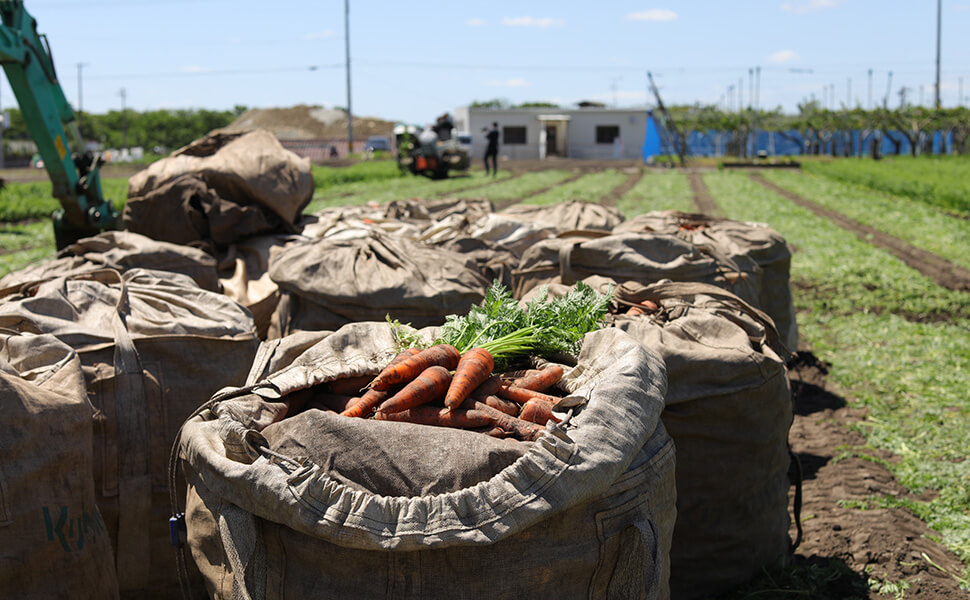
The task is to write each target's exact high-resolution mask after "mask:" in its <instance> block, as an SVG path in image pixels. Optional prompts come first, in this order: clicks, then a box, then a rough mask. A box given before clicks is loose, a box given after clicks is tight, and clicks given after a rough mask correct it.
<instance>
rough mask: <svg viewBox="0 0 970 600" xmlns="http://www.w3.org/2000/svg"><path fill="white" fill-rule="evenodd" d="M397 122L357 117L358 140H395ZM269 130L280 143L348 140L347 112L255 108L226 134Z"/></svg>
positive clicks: (321, 108) (230, 125)
mask: <svg viewBox="0 0 970 600" xmlns="http://www.w3.org/2000/svg"><path fill="white" fill-rule="evenodd" d="M394 125H395V122H394V121H385V120H383V119H378V118H376V117H360V116H355V117H354V138H355V139H356V138H365V137H369V136H372V135H386V136H391V135H392V134H393V132H394ZM256 128H261V129H268V130H269V131H271V132H273V135H275V136H276V137H277V139H279V140H312V139H333V138H346V137H347V113H346V112H345V111H343V110H337V109H332V108H323V107H321V106H307V105H305V104H300V105H297V106H292V107H290V108H251V109H249V110H247V111H246V112H244V113H243V114H241V115H239V117H238V118H237V119H236V120H235V121H233V122H232V123H230V124H229V125H228V126H226V127H225V128H224V129H223V131H227V132H234V131H248V130H251V129H256Z"/></svg>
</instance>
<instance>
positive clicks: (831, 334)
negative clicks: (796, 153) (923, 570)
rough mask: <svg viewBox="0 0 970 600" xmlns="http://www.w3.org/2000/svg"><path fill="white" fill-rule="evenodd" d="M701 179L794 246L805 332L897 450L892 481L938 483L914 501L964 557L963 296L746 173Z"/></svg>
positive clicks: (968, 488) (969, 496)
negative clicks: (929, 495) (926, 497)
mask: <svg viewBox="0 0 970 600" xmlns="http://www.w3.org/2000/svg"><path fill="white" fill-rule="evenodd" d="M704 180H705V182H706V183H707V184H708V186H709V188H710V190H711V193H712V195H713V196H714V197H715V199H716V200H717V202H718V204H719V205H720V206H721V207H722V208H723V209H724V210H725V212H726V213H727V215H728V216H730V217H731V218H735V219H742V220H757V221H763V222H767V223H769V224H771V226H772V227H773V228H775V229H776V230H777V231H778V232H779V233H781V234H782V235H784V236H785V237H786V239H787V240H788V242H789V243H790V244H792V245H793V246H794V248H795V253H794V255H793V257H792V278H793V281H795V282H796V289H795V290H794V292H795V301H796V305H797V308H798V309H799V312H798V321H799V329H800V331H801V332H802V335H803V336H804V337H805V339H806V340H807V341H808V343H809V344H810V345H811V347H812V348H813V350H814V351H815V353H816V354H817V355H818V356H819V357H820V358H822V359H823V360H826V361H829V362H831V363H832V368H831V374H830V376H831V377H832V378H833V379H834V380H835V381H836V382H837V383H838V384H839V385H840V386H841V387H842V388H843V389H844V390H846V392H847V393H848V395H850V396H851V397H853V398H855V399H857V400H858V401H859V402H861V403H862V404H863V405H865V406H866V407H867V408H868V409H869V416H868V418H867V419H866V421H865V422H864V424H863V425H862V426H861V428H862V429H863V430H864V432H865V433H866V434H867V437H868V443H869V444H870V445H872V446H874V447H878V448H883V449H887V450H890V451H892V452H893V453H895V454H896V455H897V456H898V457H899V460H898V461H896V462H893V463H890V465H889V466H890V468H891V470H892V471H893V473H894V475H895V476H896V478H897V479H898V480H899V482H900V483H901V484H902V485H904V486H906V487H907V488H909V489H910V490H913V491H914V492H917V493H919V492H922V491H924V490H927V489H930V490H935V491H936V492H937V493H936V495H935V497H933V499H932V500H928V501H913V505H912V506H913V509H914V510H915V511H916V512H917V514H918V515H919V516H920V517H921V518H923V519H924V520H925V521H926V522H927V523H928V524H929V525H930V526H931V527H933V528H934V529H935V530H937V531H939V532H940V533H941V534H942V539H943V542H944V543H945V544H946V545H947V546H948V547H949V548H950V549H952V550H954V551H955V552H957V553H958V554H959V555H960V556H961V557H962V558H963V560H964V561H970V450H968V447H967V444H966V443H965V440H967V439H970V398H968V396H967V389H968V388H970V318H968V317H970V294H966V293H958V292H951V291H948V290H945V289H943V288H940V287H939V286H936V285H934V284H933V283H932V282H931V281H929V280H928V279H926V278H925V277H923V276H921V275H920V274H919V273H917V272H916V271H914V270H913V269H910V268H909V267H907V266H906V265H904V264H903V263H902V262H900V261H899V260H898V259H897V258H895V257H894V256H892V255H890V254H888V253H886V252H884V251H882V250H880V249H878V248H875V247H874V246H871V245H869V244H866V243H864V242H862V241H860V240H859V239H858V238H856V237H855V236H854V235H853V234H851V233H849V232H847V231H845V230H843V229H841V228H839V227H838V226H836V225H834V224H832V223H830V222H828V221H826V220H824V219H822V218H819V217H816V216H815V215H814V214H812V213H810V212H809V211H807V210H805V209H802V208H800V207H798V206H796V205H795V204H793V203H792V202H790V201H788V200H786V199H784V198H782V197H781V196H779V195H777V194H775V193H773V192H771V191H769V190H766V189H764V188H762V187H761V186H758V185H757V184H755V183H754V182H752V181H751V180H750V179H749V178H748V177H747V176H746V175H744V174H740V173H712V174H709V175H705V177H704ZM948 315H952V316H948ZM960 440H963V441H960Z"/></svg>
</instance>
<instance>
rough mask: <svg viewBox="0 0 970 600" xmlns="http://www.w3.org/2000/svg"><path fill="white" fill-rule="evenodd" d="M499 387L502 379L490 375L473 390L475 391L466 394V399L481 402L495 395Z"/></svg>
mask: <svg viewBox="0 0 970 600" xmlns="http://www.w3.org/2000/svg"><path fill="white" fill-rule="evenodd" d="M500 387H502V378H501V377H499V376H498V375H492V376H491V377H489V378H488V379H486V380H485V381H483V382H482V383H481V385H479V386H478V387H477V388H475V391H473V392H472V393H471V394H468V398H472V399H474V400H477V401H479V402H482V401H484V400H485V398H487V397H489V396H492V395H494V394H497V393H498V389H499V388H500Z"/></svg>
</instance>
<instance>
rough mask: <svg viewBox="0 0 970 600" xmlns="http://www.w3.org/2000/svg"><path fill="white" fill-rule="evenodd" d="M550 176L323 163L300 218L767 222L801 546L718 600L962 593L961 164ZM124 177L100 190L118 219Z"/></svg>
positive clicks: (968, 242) (965, 505)
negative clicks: (789, 398) (782, 268)
mask: <svg viewBox="0 0 970 600" xmlns="http://www.w3.org/2000/svg"><path fill="white" fill-rule="evenodd" d="M555 164H556V165H557V168H553V169H539V168H536V166H535V165H516V164H515V163H507V164H506V165H503V167H504V168H503V169H502V170H501V171H500V173H499V176H498V177H495V178H490V177H486V176H485V175H484V174H483V173H482V171H480V170H474V169H473V170H472V171H471V172H470V174H469V175H468V176H466V177H456V178H452V179H448V180H444V181H430V180H428V179H424V178H420V177H410V176H408V177H401V176H399V175H398V173H397V171H396V168H395V167H394V165H393V163H389V162H381V161H372V162H367V163H360V164H358V165H354V166H350V167H344V168H323V167H318V168H315V172H314V178H315V182H316V186H317V187H316V193H315V194H314V198H313V200H312V202H311V204H310V206H309V207H308V209H307V212H313V211H317V210H320V209H323V208H327V207H332V206H341V205H349V204H362V203H367V202H388V201H392V200H400V199H407V198H414V197H424V198H430V197H453V196H459V197H475V198H488V199H490V200H491V201H492V202H493V203H494V204H495V205H496V206H499V207H501V206H507V205H509V204H513V203H516V202H526V203H536V204H549V203H556V202H561V201H565V200H571V199H580V200H584V201H588V202H602V203H604V204H608V205H612V206H615V207H616V208H618V209H620V210H621V211H622V212H623V213H624V214H625V215H626V216H628V217H631V216H633V215H636V214H639V213H643V212H647V211H651V210H667V209H676V210H682V211H699V210H701V209H703V210H704V211H706V212H713V213H715V214H718V215H720V216H723V217H727V218H732V219H738V220H744V221H757V222H762V223H767V224H768V225H769V226H771V227H772V228H773V229H775V230H776V231H778V232H779V233H781V234H782V235H783V236H784V237H785V238H786V240H787V241H788V243H789V245H790V246H791V247H792V249H793V259H792V265H791V275H792V287H793V294H794V297H795V302H796V308H797V309H798V314H797V318H798V325H799V331H800V333H801V338H802V347H801V348H800V350H801V352H800V354H799V361H798V362H797V363H796V364H795V365H793V367H792V369H791V379H792V386H793V390H794V392H795V412H796V418H795V423H794V425H793V428H792V433H791V437H790V440H791V445H792V448H793V451H794V452H795V454H796V455H797V456H798V457H799V458H800V461H801V465H802V469H803V475H804V487H803V492H804V497H803V503H802V512H801V518H802V522H803V526H804V536H803V540H802V544H801V546H800V547H799V548H798V550H797V551H796V553H795V557H794V560H793V563H792V565H791V566H790V567H788V568H786V569H784V570H781V571H773V572H768V573H765V574H764V576H763V577H761V578H759V579H758V580H756V581H754V582H752V583H751V584H750V585H749V586H747V587H745V588H744V589H740V590H736V591H735V592H733V593H732V594H730V595H729V597H730V598H790V597H802V598H909V597H915V598H930V599H934V600H935V599H942V598H954V597H967V595H968V594H967V590H968V589H970V569H968V568H967V565H968V564H970V460H968V458H970V456H968V445H967V442H966V440H967V439H970V396H968V393H967V390H968V389H970V201H968V198H970V188H968V187H967V186H968V184H967V178H966V177H965V174H966V173H967V172H968V169H970V161H968V160H967V159H965V158H942V159H937V158H926V159H922V158H921V159H905V158H900V159H894V160H892V161H888V160H887V161H881V162H872V161H868V160H856V159H844V160H837V161H830V162H824V163H823V162H817V163H813V164H811V165H810V166H809V167H808V168H806V169H805V170H803V171H796V170H784V171H782V170H767V169H766V170H764V171H762V172H746V171H737V170H730V171H728V170H725V171H718V170H716V169H703V170H693V171H683V170H653V169H651V170H642V169H640V168H639V167H635V168H632V167H629V166H626V167H624V168H617V167H615V166H612V165H611V164H610V163H603V164H602V165H599V166H594V165H588V164H584V165H582V166H581V167H579V166H570V165H569V164H568V163H555ZM125 181H126V180H125V179H124V178H109V179H106V180H105V188H106V189H107V190H111V192H110V195H111V197H113V198H115V199H116V200H117V199H118V198H121V200H119V201H118V204H119V205H120V203H121V202H122V201H123V194H124V190H125V189H126V188H125ZM49 188H50V186H49V185H47V187H46V188H45V187H44V184H43V183H8V185H7V187H6V189H4V190H3V191H2V192H0V220H2V221H4V223H3V224H2V225H0V243H2V250H0V275H3V274H5V273H7V272H9V271H11V270H16V269H18V268H21V267H23V266H24V265H26V264H29V263H30V262H33V261H36V260H40V259H43V258H46V257H50V256H53V255H54V249H53V242H52V235H51V232H50V223H49V220H48V219H47V218H46V217H47V215H48V214H49V213H50V211H51V210H53V208H56V203H53V202H52V201H50V200H49V198H48V196H49ZM45 193H46V194H47V195H45ZM792 535H793V536H794V535H795V529H794V528H793V529H792Z"/></svg>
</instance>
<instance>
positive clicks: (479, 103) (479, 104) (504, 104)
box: [469, 98, 510, 110]
mask: <svg viewBox="0 0 970 600" xmlns="http://www.w3.org/2000/svg"><path fill="white" fill-rule="evenodd" d="M509 106H510V103H509V101H508V100H505V99H502V98H492V99H491V100H475V101H474V102H472V103H471V104H469V107H471V108H491V109H498V110H501V109H505V108H509Z"/></svg>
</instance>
